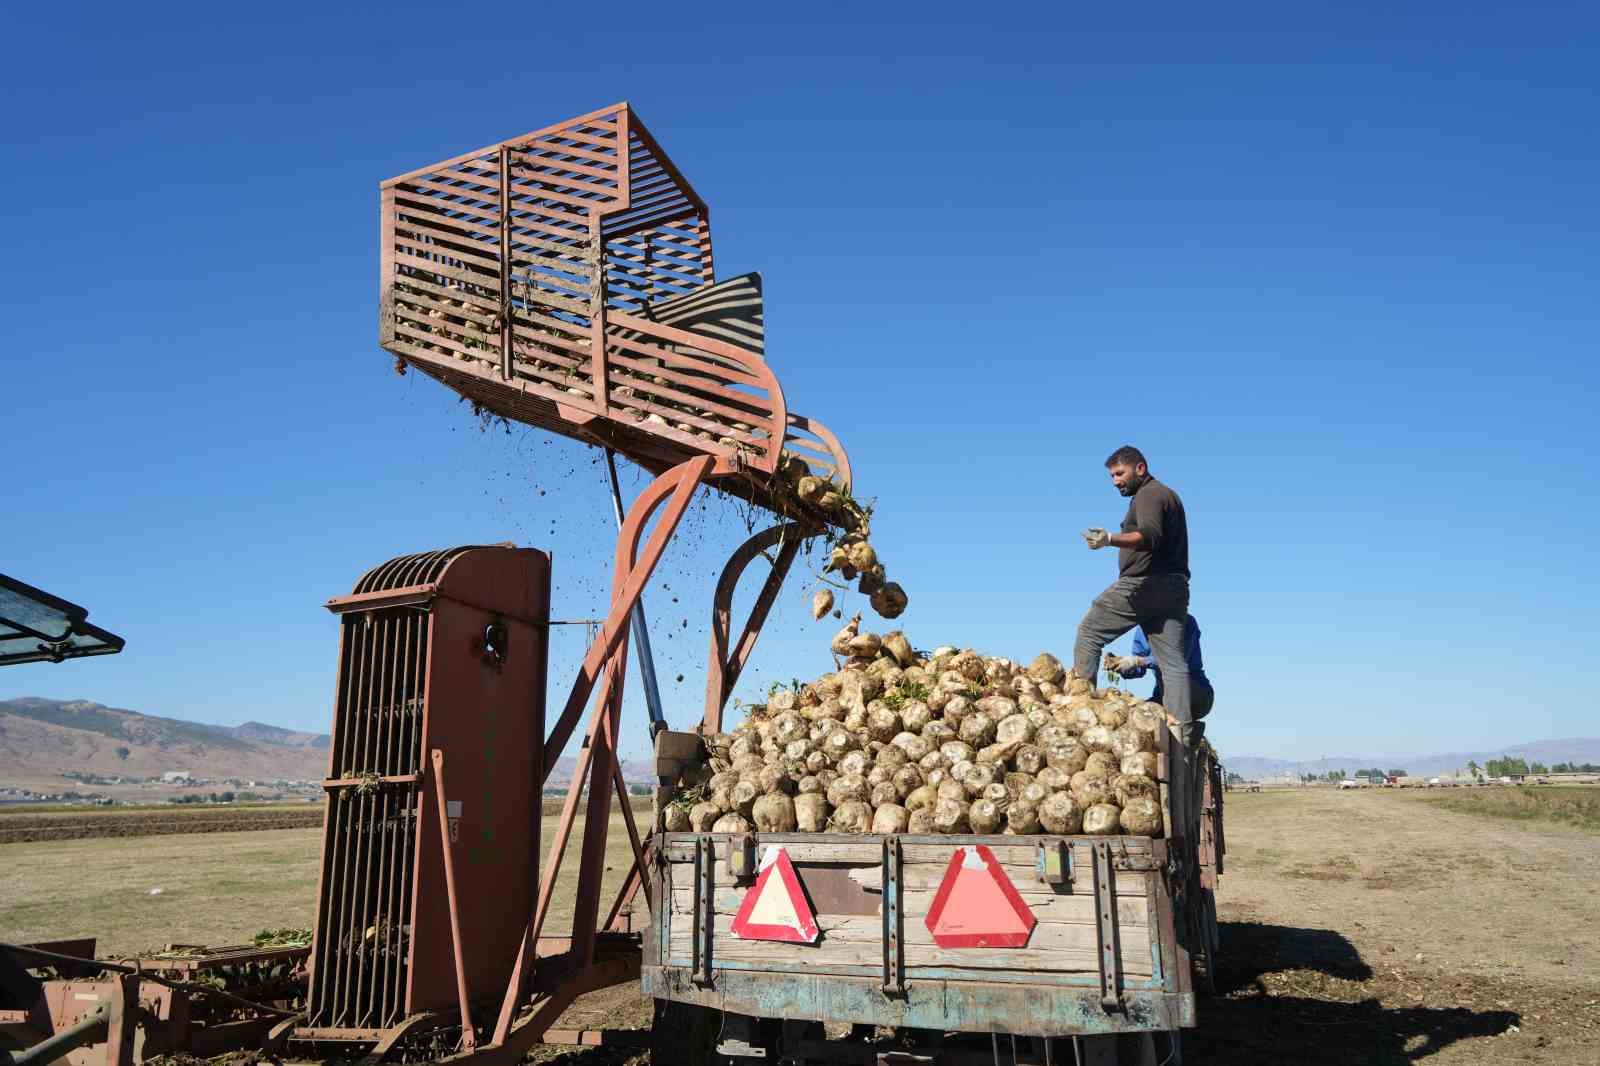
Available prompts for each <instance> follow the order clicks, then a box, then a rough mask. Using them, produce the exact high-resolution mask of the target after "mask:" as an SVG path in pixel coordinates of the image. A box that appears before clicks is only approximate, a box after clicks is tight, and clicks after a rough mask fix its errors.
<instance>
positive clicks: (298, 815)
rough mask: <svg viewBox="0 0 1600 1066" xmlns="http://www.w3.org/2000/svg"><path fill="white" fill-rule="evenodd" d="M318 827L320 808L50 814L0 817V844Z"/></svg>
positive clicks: (317, 805)
mask: <svg viewBox="0 0 1600 1066" xmlns="http://www.w3.org/2000/svg"><path fill="white" fill-rule="evenodd" d="M321 824H322V804H320V803H302V804H281V805H275V806H260V807H226V806H218V807H181V806H175V807H171V808H146V809H140V810H128V811H118V810H90V811H84V812H82V813H79V812H77V811H65V812H62V811H51V812H41V813H38V814H26V813H16V814H11V813H7V814H4V815H0V844H23V843H29V842H32V841H51V840H90V839H94V838H98V837H147V836H168V835H171V834H174V833H236V832H241V831H246V830H256V829H307V828H315V827H316V826H319V825H321Z"/></svg>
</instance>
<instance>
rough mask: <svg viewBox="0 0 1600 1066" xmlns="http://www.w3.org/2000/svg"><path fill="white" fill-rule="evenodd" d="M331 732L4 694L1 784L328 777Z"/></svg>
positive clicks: (556, 776) (560, 781)
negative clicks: (184, 774)
mask: <svg viewBox="0 0 1600 1066" xmlns="http://www.w3.org/2000/svg"><path fill="white" fill-rule="evenodd" d="M330 740H331V738H330V737H329V736H328V734H326V733H304V732H299V731H296V730H293V729H284V728H283V727H281V726H275V725H268V724H266V723H264V722H246V723H245V724H243V725H237V726H224V725H210V724H208V723H205V722H188V721H184V720H183V719H181V718H161V717H158V716H156V715H149V714H141V713H140V712H138V711H130V710H126V709H123V708H119V707H107V706H105V705H103V704H99V703H93V702H91V701H89V700H52V699H44V698H41V697H37V696H25V697H22V698H20V699H14V700H0V786H3V785H7V784H15V783H16V782H17V781H19V780H23V779H26V780H28V781H37V780H40V779H41V778H50V777H54V776H58V775H60V774H61V773H63V772H64V771H69V770H76V771H78V772H81V773H93V774H98V775H102V776H115V775H122V776H132V777H159V776H160V775H161V774H164V773H166V772H167V771H169V770H187V771H188V772H190V773H192V774H194V775H196V776H197V777H208V778H211V779H212V780H214V781H215V780H221V779H223V778H229V777H239V778H246V779H254V780H268V781H270V780H275V779H277V778H280V777H281V778H286V779H288V780H297V781H321V780H322V778H323V777H324V776H325V775H326V773H327V769H328V746H329V742H330ZM576 762H577V760H576V758H574V757H573V756H566V757H564V758H562V759H559V760H557V762H556V767H555V770H554V771H553V772H552V773H551V775H550V780H549V781H548V782H546V787H547V788H565V787H566V786H567V784H568V783H569V782H570V781H571V780H572V770H573V767H574V766H575V765H576ZM622 775H623V779H624V780H626V781H627V782H628V783H629V784H630V785H648V784H653V783H654V782H655V776H654V768H653V763H652V761H651V760H649V759H624V760H623V763H622Z"/></svg>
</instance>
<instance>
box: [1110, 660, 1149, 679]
mask: <svg viewBox="0 0 1600 1066" xmlns="http://www.w3.org/2000/svg"><path fill="white" fill-rule="evenodd" d="M1143 666H1144V661H1143V660H1141V659H1140V658H1139V657H1138V656H1137V655H1107V656H1106V663H1105V668H1106V669H1107V670H1109V671H1111V672H1112V673H1113V674H1116V675H1117V676H1118V677H1127V676H1128V675H1129V674H1130V673H1132V672H1133V671H1135V670H1138V669H1140V668H1142V667H1143Z"/></svg>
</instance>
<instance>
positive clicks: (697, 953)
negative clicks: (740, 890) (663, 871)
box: [694, 836, 717, 986]
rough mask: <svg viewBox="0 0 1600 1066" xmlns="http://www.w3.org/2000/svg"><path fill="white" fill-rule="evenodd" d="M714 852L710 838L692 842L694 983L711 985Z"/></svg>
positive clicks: (715, 867) (697, 838) (714, 923)
mask: <svg viewBox="0 0 1600 1066" xmlns="http://www.w3.org/2000/svg"><path fill="white" fill-rule="evenodd" d="M716 872H717V853H716V850H715V846H714V844H713V841H712V840H711V838H710V837H705V836H701V837H696V838H695V842H694V983H695V984H697V985H702V986H705V985H710V984H711V934H712V933H713V932H714V931H715V930H716V888H717V882H716Z"/></svg>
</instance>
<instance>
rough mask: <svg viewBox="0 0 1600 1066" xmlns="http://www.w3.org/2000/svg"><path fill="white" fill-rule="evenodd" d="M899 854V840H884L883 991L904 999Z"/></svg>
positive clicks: (903, 917)
mask: <svg viewBox="0 0 1600 1066" xmlns="http://www.w3.org/2000/svg"><path fill="white" fill-rule="evenodd" d="M901 862H902V855H901V851H900V838H899V837H897V836H888V837H885V838H884V840H883V902H882V905H881V909H882V911H883V992H884V995H887V996H895V997H897V998H902V999H903V998H904V997H905V994H906V970H905V957H904V954H903V945H904V942H905V916H904V915H903V914H902V913H901V911H900V867H901Z"/></svg>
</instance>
